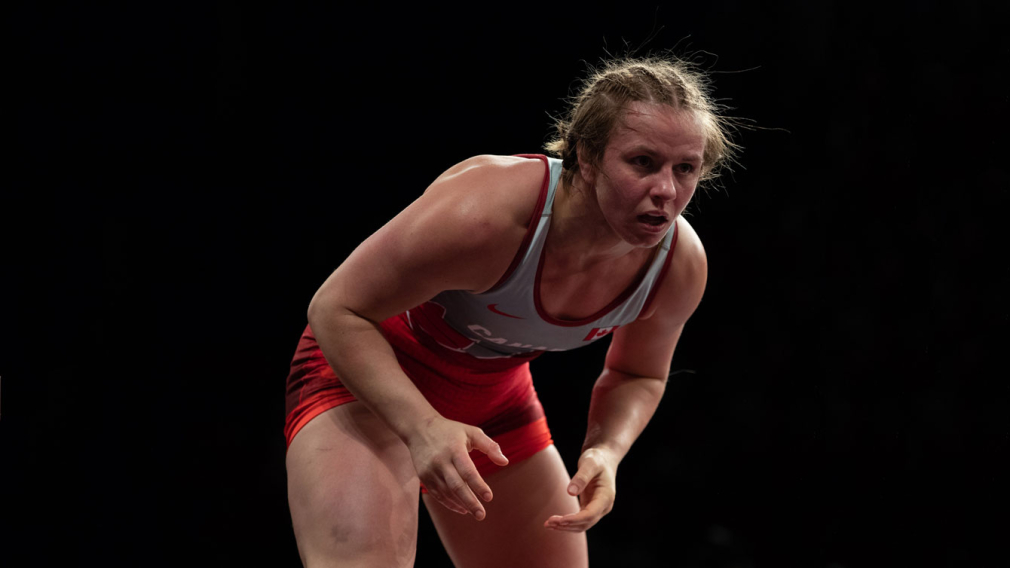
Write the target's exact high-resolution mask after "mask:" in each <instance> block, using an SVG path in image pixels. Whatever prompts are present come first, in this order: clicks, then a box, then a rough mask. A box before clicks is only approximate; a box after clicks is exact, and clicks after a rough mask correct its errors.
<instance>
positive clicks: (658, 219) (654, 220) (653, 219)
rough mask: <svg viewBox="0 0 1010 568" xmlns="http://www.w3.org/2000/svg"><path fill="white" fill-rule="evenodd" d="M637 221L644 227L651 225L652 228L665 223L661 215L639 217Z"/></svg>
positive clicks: (664, 218)
mask: <svg viewBox="0 0 1010 568" xmlns="http://www.w3.org/2000/svg"><path fill="white" fill-rule="evenodd" d="M638 220H639V221H641V222H643V223H645V224H646V225H652V226H653V227H658V226H660V225H662V224H664V223H666V217H663V216H662V215H639V216H638Z"/></svg>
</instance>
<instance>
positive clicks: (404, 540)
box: [287, 402, 419, 568]
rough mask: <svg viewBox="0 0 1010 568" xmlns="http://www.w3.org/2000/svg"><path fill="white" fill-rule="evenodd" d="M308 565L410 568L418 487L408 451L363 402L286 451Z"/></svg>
mask: <svg viewBox="0 0 1010 568" xmlns="http://www.w3.org/2000/svg"><path fill="white" fill-rule="evenodd" d="M287 470H288V503H289V505H290V507H291V520H292V522H293V524H294V530H295V538H296V539H297V541H298V553H299V555H300V556H301V558H302V563H303V564H305V566H307V567H310V568H314V567H316V566H382V567H387V566H394V567H395V566H412V565H413V563H414V556H415V554H416V551H417V548H416V545H417V507H418V505H417V501H418V498H417V495H418V487H419V482H418V479H417V475H416V474H415V472H414V466H413V465H412V464H411V461H410V453H409V452H408V450H407V447H406V446H405V445H404V444H403V442H402V441H400V439H399V438H397V437H396V435H395V434H393V433H392V432H391V431H390V430H389V429H388V428H387V427H386V426H385V425H384V424H382V422H380V421H379V419H378V418H376V417H375V415H374V414H372V413H371V412H370V411H369V410H368V409H367V408H365V407H364V405H362V404H361V403H360V402H352V403H350V404H345V405H342V406H338V407H336V408H332V409H330V410H327V411H326V412H324V413H322V414H320V415H319V416H317V417H316V418H314V419H313V420H312V421H311V422H309V423H308V424H306V425H305V427H304V428H302V430H301V431H300V432H298V434H297V435H296V436H295V439H294V440H293V441H292V442H291V446H290V447H289V448H288V454H287Z"/></svg>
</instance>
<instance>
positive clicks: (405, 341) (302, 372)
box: [284, 314, 552, 476]
mask: <svg viewBox="0 0 1010 568" xmlns="http://www.w3.org/2000/svg"><path fill="white" fill-rule="evenodd" d="M381 327H382V331H383V333H384V335H385V337H386V339H387V340H388V341H389V343H390V345H392V346H393V350H394V351H395V353H396V358H397V360H398V361H399V363H400V367H401V368H402V369H403V371H404V373H406V374H407V376H408V377H410V379H411V380H412V381H413V382H414V385H415V386H417V388H418V389H419V390H420V391H421V393H422V394H424V396H425V398H426V399H427V400H428V402H429V403H430V404H431V405H432V406H433V407H434V408H435V410H437V411H438V412H439V413H440V414H441V415H442V416H444V417H445V418H448V419H449V420H455V421H457V422H463V423H465V424H470V425H473V426H478V427H479V428H481V429H482V430H484V433H485V434H487V435H488V436H490V437H491V438H492V439H493V440H494V441H496V442H498V444H499V445H500V446H501V449H502V453H504V454H505V457H507V458H508V459H509V463H517V462H519V461H522V460H524V459H526V458H528V457H530V456H532V455H533V454H535V453H537V452H539V451H540V450H542V449H544V448H546V447H548V446H550V445H551V443H552V442H551V433H550V430H549V429H548V428H547V419H546V418H545V417H544V410H543V407H542V406H541V405H540V400H539V399H538V398H537V393H536V391H535V390H534V389H533V377H532V376H531V375H530V370H529V359H530V358H526V359H514V358H505V359H489V360H482V359H474V358H473V357H470V356H468V355H465V354H461V353H456V352H453V351H450V350H448V349H445V348H443V347H442V346H441V345H439V344H438V343H436V342H435V341H434V340H432V339H431V338H430V337H428V336H427V335H426V334H424V332H420V331H419V332H417V333H416V334H415V332H414V330H412V329H411V328H410V324H409V322H408V318H407V316H406V315H405V314H400V315H398V316H394V317H392V318H390V319H388V320H386V321H384V322H382V324H381ZM354 400H356V399H355V398H354V395H352V394H351V393H350V391H348V390H347V388H346V387H345V386H344V385H343V384H342V383H341V382H340V379H339V378H337V375H336V374H335V373H334V372H333V369H332V368H331V367H330V365H329V364H328V363H327V362H326V359H324V358H323V354H322V352H321V351H320V349H319V345H318V344H317V343H316V338H315V336H314V335H313V334H312V330H311V329H310V328H309V327H306V328H305V332H304V333H303V334H302V337H301V340H300V341H299V342H298V348H297V350H296V351H295V356H294V359H292V361H291V372H290V373H289V374H288V380H287V394H286V398H285V402H286V405H285V406H286V414H287V418H286V420H285V425H284V436H285V438H286V439H287V444H288V446H290V445H291V441H292V440H294V438H295V436H296V435H297V434H298V431H299V430H301V428H302V427H303V426H305V425H306V424H308V423H309V421H310V420H312V419H313V418H315V417H316V416H318V415H319V414H321V413H323V412H325V411H327V410H329V409H331V408H334V407H337V406H340V405H341V404H347V403H348V402H353V401H354ZM470 458H471V459H472V460H473V462H474V465H476V466H477V470H478V471H479V472H480V474H481V475H482V476H484V475H487V474H489V473H493V472H494V471H496V470H498V469H499V467H498V466H496V465H495V464H494V463H492V462H491V460H490V459H488V457H487V456H486V455H484V454H483V453H482V452H480V451H477V450H474V451H473V452H471V453H470Z"/></svg>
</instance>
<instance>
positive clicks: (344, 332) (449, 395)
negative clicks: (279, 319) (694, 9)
mask: <svg viewBox="0 0 1010 568" xmlns="http://www.w3.org/2000/svg"><path fill="white" fill-rule="evenodd" d="M705 86H706V84H705V82H704V78H703V77H702V76H701V75H699V74H698V73H696V72H694V71H692V70H691V69H690V68H689V67H688V66H687V65H685V64H683V63H682V62H678V61H666V60H662V59H648V60H628V61H623V62H615V63H611V64H608V65H607V66H606V67H605V68H604V69H603V70H602V71H600V72H599V73H597V74H596V75H595V76H594V77H592V78H590V79H589V80H588V81H587V83H586V85H585V86H584V89H583V91H582V93H581V94H580V95H579V96H578V98H577V99H576V100H575V101H574V105H573V108H572V109H571V112H570V115H569V116H568V118H567V120H565V121H562V122H560V124H559V125H558V127H559V137H558V139H557V140H555V141H553V142H552V143H551V144H549V145H548V150H549V151H551V152H553V153H555V154H556V155H558V156H559V157H560V158H561V160H553V159H548V158H546V157H544V156H515V157H495V156H478V157H475V158H471V159H469V160H466V161H464V162H462V163H460V164H457V165H455V166H453V167H452V168H449V169H448V170H447V171H446V172H445V173H443V174H442V175H441V176H439V177H438V179H436V180H435V181H434V183H432V184H431V186H430V187H428V189H427V190H426V191H425V192H424V194H423V195H422V196H421V197H420V198H418V199H417V201H415V202H414V203H412V204H411V205H410V206H409V207H407V208H406V209H405V210H404V211H402V212H401V213H400V214H399V215H397V216H396V217H395V218H394V219H392V220H391V221H390V222H389V223H388V224H386V225H385V226H384V227H382V228H381V229H380V230H379V231H377V232H376V233H375V234H374V235H372V236H371V237H369V238H368V239H366V240H365V241H364V242H363V243H362V244H361V245H360V246H359V247H358V248H357V249H356V250H355V251H354V252H353V253H352V254H351V255H350V256H349V257H348V258H347V259H346V260H345V261H344V262H343V264H341V265H340V267H338V268H337V269H336V271H334V272H333V274H332V275H331V276H330V277H329V278H328V279H327V280H326V282H325V283H323V285H322V287H320V288H319V290H318V292H317V293H316V294H315V296H314V297H313V299H312V302H311V304H310V306H309V311H308V320H309V327H308V328H306V331H305V334H304V335H303V336H302V340H301V342H300V343H299V347H298V351H297V352H296V355H295V359H294V361H293V363H292V371H291V375H290V376H289V377H288V398H287V402H288V419H287V427H286V435H287V439H288V444H289V447H288V453H287V471H288V488H289V492H288V495H289V502H290V507H291V516H292V520H293V524H294V530H295V535H296V537H297V541H298V550H299V554H300V555H301V558H302V561H303V562H304V563H305V565H306V566H323V565H334V566H336V565H339V566H410V565H412V564H413V560H414V555H415V544H416V534H417V516H418V509H417V507H418V505H417V502H418V499H417V494H418V488H419V485H420V486H423V488H424V489H425V493H424V494H423V496H422V497H423V501H424V504H425V506H426V507H427V508H428V511H429V513H430V514H431V517H432V519H433V521H434V523H435V526H436V528H437V530H438V532H439V535H440V537H441V539H442V541H443V543H444V544H445V547H446V549H447V551H448V553H449V555H450V557H451V558H452V560H453V562H454V563H455V564H456V566H459V567H494V566H524V567H534V566H564V567H575V566H586V565H587V564H588V558H587V547H586V537H585V531H586V530H587V529H588V528H590V527H592V526H593V525H594V524H595V523H596V522H597V521H599V520H600V518H601V517H602V516H603V515H605V514H607V513H608V512H609V511H610V510H611V508H612V507H613V504H614V498H615V491H616V482H615V479H616V475H617V467H618V464H619V463H620V462H621V460H622V459H623V457H624V455H625V454H626V453H627V451H628V449H629V448H630V446H631V444H632V442H633V441H634V440H635V439H636V438H637V437H638V435H639V434H640V433H641V432H642V430H643V428H645V425H646V423H647V422H648V421H649V419H650V418H651V416H652V414H653V412H654V411H655V409H656V406H657V405H658V403H659V400H660V398H661V397H662V394H663V390H664V385H665V381H666V377H667V375H668V373H669V369H670V361H671V358H672V356H673V351H674V346H675V345H676V343H677V340H678V338H679V336H680V333H681V330H682V329H683V327H684V323H685V322H686V321H687V319H688V317H689V316H690V315H691V313H692V312H693V311H694V309H695V307H696V306H697V305H698V302H699V301H700V300H701V296H702V292H703V290H704V287H705V278H706V260H705V253H704V250H703V249H702V246H701V242H700V241H699V239H698V236H697V235H696V234H695V232H694V231H693V230H692V229H691V226H690V225H689V224H688V223H687V221H685V220H684V219H683V218H682V217H681V216H680V214H681V213H682V212H683V211H684V208H685V207H686V206H687V204H688V202H689V201H690V199H691V196H692V194H693V193H694V191H695V188H696V186H697V184H698V182H699V180H704V179H707V178H710V177H713V176H714V175H715V172H716V170H717V168H718V167H719V165H720V164H721V163H723V162H724V161H725V160H726V159H727V158H728V157H729V156H730V154H731V153H732V151H733V149H734V146H733V144H732V142H730V141H729V139H728V137H727V135H726V129H725V125H724V122H723V120H722V119H721V118H720V117H719V116H718V115H717V114H716V107H715V105H714V103H713V102H712V101H711V99H710V98H709V96H708V94H707V92H706V88H705ZM611 331H612V332H613V340H612V343H611V345H610V348H609V351H608V353H607V357H606V361H605V364H604V368H603V372H602V374H601V375H600V377H599V378H598V379H597V381H596V384H595V386H594V388H593V395H592V403H591V406H590V410H589V420H588V431H587V433H586V438H585V443H584V446H583V451H582V454H581V456H580V458H579V461H578V471H577V472H576V474H575V476H574V477H573V478H569V476H568V473H567V472H566V470H565V467H564V464H563V463H562V460H561V458H560V456H559V455H558V452H557V450H556V449H555V448H554V446H553V445H551V440H550V434H549V431H548V430H547V427H546V421H545V419H544V417H543V410H542V407H541V406H540V404H539V402H538V401H537V398H536V393H535V391H534V390H533V386H532V382H531V377H530V375H529V370H528V361H529V360H530V359H532V358H533V357H535V356H536V355H538V354H540V353H542V352H543V351H549V350H563V349H570V348H574V347H577V346H579V345H584V344H588V343H589V342H591V341H594V340H596V339H598V338H600V337H603V336H605V335H607V334H609V333H610V332H611ZM338 377H339V378H338ZM477 521H480V522H477Z"/></svg>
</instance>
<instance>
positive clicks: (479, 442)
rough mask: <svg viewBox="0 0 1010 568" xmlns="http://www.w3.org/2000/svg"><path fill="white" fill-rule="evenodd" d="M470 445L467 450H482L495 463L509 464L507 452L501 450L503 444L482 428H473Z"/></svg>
mask: <svg viewBox="0 0 1010 568" xmlns="http://www.w3.org/2000/svg"><path fill="white" fill-rule="evenodd" d="M468 441H469V445H470V447H469V448H467V451H470V450H480V451H481V452H484V453H485V454H487V457H489V458H491V461H492V462H494V463H495V465H500V466H506V465H508V464H509V460H508V458H507V457H505V454H503V453H502V451H501V446H499V445H498V442H495V441H494V440H492V439H491V438H490V437H489V436H488V435H487V434H485V433H484V431H483V430H481V429H480V428H473V429H472V430H471V431H470V436H469V440H468Z"/></svg>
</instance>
